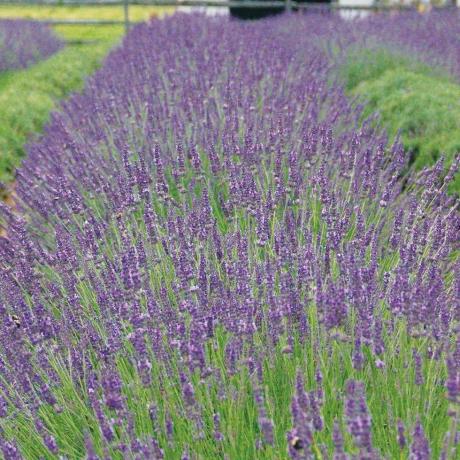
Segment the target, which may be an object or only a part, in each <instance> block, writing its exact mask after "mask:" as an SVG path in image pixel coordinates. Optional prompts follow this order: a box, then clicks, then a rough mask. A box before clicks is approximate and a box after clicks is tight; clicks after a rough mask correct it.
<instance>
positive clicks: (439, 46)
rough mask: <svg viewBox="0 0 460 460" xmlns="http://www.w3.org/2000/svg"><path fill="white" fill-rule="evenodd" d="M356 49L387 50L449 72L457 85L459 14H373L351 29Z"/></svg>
mask: <svg viewBox="0 0 460 460" xmlns="http://www.w3.org/2000/svg"><path fill="white" fill-rule="evenodd" d="M351 29H352V30H353V31H352V32H351V30H350V33H351V34H353V35H354V40H356V43H357V46H358V47H362V46H363V45H365V46H374V47H375V46H377V47H382V46H384V47H388V48H390V49H391V50H392V51H394V52H395V53H397V54H401V53H402V54H404V55H408V56H410V57H412V58H415V59H418V60H420V61H422V62H425V63H426V64H428V65H431V66H433V67H439V68H443V69H445V70H447V71H449V72H450V73H451V74H452V75H453V76H454V78H456V79H457V80H459V81H460V10H459V9H458V8H454V9H446V10H439V11H436V10H435V11H433V12H431V13H430V14H418V13H415V12H414V13H411V12H408V13H404V14H394V13H390V14H376V15H373V16H369V17H367V18H366V19H365V20H363V21H358V25H357V27H351Z"/></svg>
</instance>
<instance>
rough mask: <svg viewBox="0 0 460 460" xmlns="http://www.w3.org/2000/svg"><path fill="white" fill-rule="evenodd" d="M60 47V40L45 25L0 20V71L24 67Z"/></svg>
mask: <svg viewBox="0 0 460 460" xmlns="http://www.w3.org/2000/svg"><path fill="white" fill-rule="evenodd" d="M61 47H62V42H61V41H60V40H59V39H58V38H57V37H56V35H55V34H54V33H53V32H52V31H51V29H50V28H49V27H48V26H46V25H43V24H40V23H37V22H33V21H25V20H13V19H1V20H0V72H4V71H7V70H14V69H24V68H26V67H28V66H30V65H31V64H34V63H35V62H37V61H39V60H41V59H44V58H46V57H48V56H51V55H52V54H54V53H55V52H56V51H58V50H59V49H60V48H61Z"/></svg>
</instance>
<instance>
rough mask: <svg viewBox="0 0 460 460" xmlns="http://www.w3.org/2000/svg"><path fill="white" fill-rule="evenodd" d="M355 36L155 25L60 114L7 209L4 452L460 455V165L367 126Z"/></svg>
mask: <svg viewBox="0 0 460 460" xmlns="http://www.w3.org/2000/svg"><path fill="white" fill-rule="evenodd" d="M319 19H320V20H319ZM345 29H346V30H347V31H348V32H347V33H349V29H348V26H347V25H346V24H343V23H341V22H340V21H339V20H338V19H337V18H335V17H324V16H322V17H321V18H319V17H317V16H315V15H310V16H307V17H299V16H297V17H285V18H276V19H273V20H270V21H267V22H260V23H257V24H242V23H238V22H232V21H228V20H227V19H225V18H205V17H201V16H185V15H175V16H174V17H172V18H168V19H165V20H164V21H155V22H152V23H151V24H149V25H147V24H145V25H140V26H138V27H136V28H135V29H134V30H133V31H132V32H131V33H130V34H129V35H128V36H127V37H126V39H125V41H124V42H123V45H122V46H121V47H120V48H119V49H117V50H115V51H114V52H112V53H111V55H110V56H109V57H108V59H107V61H106V64H105V66H104V67H103V68H102V69H101V70H100V71H99V72H98V73H97V74H96V75H95V77H94V78H92V79H91V80H90V82H89V83H88V86H87V89H86V90H85V92H84V93H83V94H81V95H78V96H75V97H74V98H72V99H71V100H70V101H68V102H66V103H65V104H64V106H63V111H62V113H60V114H55V115H54V117H53V120H52V123H50V125H49V126H48V128H47V132H46V135H45V137H44V139H43V140H42V142H40V143H38V144H34V145H32V146H30V148H29V156H28V158H27V160H26V161H25V162H24V165H23V167H22V168H21V170H20V171H19V172H18V182H17V194H18V197H19V199H18V210H19V211H20V213H19V214H12V213H11V212H10V211H8V209H6V208H3V211H2V215H3V219H4V226H5V229H6V230H7V237H6V238H1V239H0V252H1V257H0V261H1V262H0V263H1V284H0V292H1V304H0V305H1V306H0V315H1V316H2V322H3V323H4V327H2V329H1V330H0V350H1V353H0V357H1V360H0V369H1V371H0V372H1V380H0V389H1V391H0V416H1V418H0V427H1V430H2V433H1V436H0V440H1V441H0V445H1V449H2V452H3V455H4V457H5V458H7V459H10V458H11V459H14V458H31V459H32V458H57V457H58V456H59V455H61V456H65V457H66V458H83V457H85V455H86V458H89V459H96V458H107V459H109V458H135V459H142V458H148V459H150V458H167V459H175V458H177V459H179V458H181V459H186V458H196V459H212V458H216V459H218V458H230V459H246V458H247V459H254V458H260V459H284V458H288V457H290V458H295V459H297V458H299V459H300V458H331V457H332V456H334V458H336V459H346V458H351V457H352V456H353V457H356V458H363V459H364V458H366V459H374V458H375V459H377V458H383V457H387V458H400V457H402V458H405V457H407V456H410V458H414V459H415V458H416V459H429V458H435V457H438V456H440V455H442V456H443V458H456V456H457V455H458V454H459V448H458V443H459V436H458V433H457V430H458V428H457V427H458V417H459V411H458V403H459V394H460V336H459V331H458V320H459V319H460V304H459V299H460V265H459V263H458V262H456V261H455V257H454V254H455V251H456V250H458V228H459V225H460V220H459V216H458V213H457V211H456V208H457V206H458V202H457V201H456V200H455V198H453V197H449V196H447V195H446V193H445V192H446V187H447V184H448V183H449V181H450V180H451V179H452V176H453V174H454V172H455V171H456V168H458V161H457V162H456V163H455V164H454V165H453V166H452V168H451V169H450V170H449V172H448V174H447V176H445V175H444V174H443V171H444V168H443V165H442V164H438V165H436V166H435V167H434V168H433V169H432V170H425V171H423V172H422V173H420V174H418V175H417V176H413V175H411V176H409V177H408V176H407V174H406V159H405V154H404V151H403V149H402V148H401V146H400V145H399V144H398V143H396V144H395V145H394V146H393V147H391V148H386V147H385V146H386V144H387V141H386V138H385V136H384V135H383V134H381V133H379V132H376V131H375V130H374V129H373V128H372V123H371V120H370V121H369V122H366V123H364V125H361V126H360V125H359V118H360V114H359V113H358V112H357V110H356V109H353V108H352V107H351V105H350V104H349V102H348V101H347V99H346V97H345V96H344V94H343V91H342V89H341V88H340V87H331V86H330V84H328V81H330V76H331V67H332V63H331V60H330V57H329V56H328V54H327V53H326V52H325V51H324V49H325V47H324V46H323V44H324V40H331V39H334V38H338V37H339V36H340V34H343V33H345ZM254 44H257V47H255V46H254ZM403 187H404V189H405V191H404V194H401V190H402V188H403ZM20 215H22V216H23V217H20ZM446 395H447V397H446Z"/></svg>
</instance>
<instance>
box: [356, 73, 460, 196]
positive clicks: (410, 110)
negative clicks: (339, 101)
mask: <svg viewBox="0 0 460 460" xmlns="http://www.w3.org/2000/svg"><path fill="white" fill-rule="evenodd" d="M354 94H356V95H358V96H359V97H361V98H363V99H365V100H366V102H367V105H366V108H365V111H364V115H365V116H366V115H370V114H372V113H373V112H379V114H380V117H381V118H380V119H381V123H382V124H383V126H385V128H386V129H387V130H388V133H389V135H390V138H393V137H394V136H395V135H396V134H397V132H398V131H399V132H400V133H401V139H402V141H403V143H404V145H405V147H406V148H407V149H408V150H409V151H410V152H411V156H412V160H413V163H414V166H415V167H416V168H417V169H421V168H422V167H423V166H425V165H432V164H433V163H434V162H435V161H436V160H437V159H439V157H440V156H441V155H445V156H446V159H447V164H448V165H449V164H450V163H451V161H452V158H453V157H454V155H455V154H457V153H459V152H460V86H459V85H456V84H454V83H448V82H446V81H444V80H439V79H437V78H433V77H429V76H426V75H421V74H417V73H414V72H411V71H407V70H401V69H398V70H389V71H387V72H385V73H384V74H383V75H382V76H381V77H380V78H378V79H376V80H371V81H367V82H363V83H361V84H359V85H358V86H357V87H356V89H355V90H354ZM452 190H453V191H460V177H459V176H458V175H457V178H456V180H455V182H454V183H453V184H452Z"/></svg>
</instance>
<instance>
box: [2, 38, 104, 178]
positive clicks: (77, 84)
mask: <svg viewBox="0 0 460 460" xmlns="http://www.w3.org/2000/svg"><path fill="white" fill-rule="evenodd" d="M112 44H113V42H112V41H103V42H100V43H98V44H90V45H72V46H67V47H66V48H64V49H63V50H62V51H60V52H58V53H56V54H55V55H54V56H52V57H50V58H49V59H47V60H45V61H42V62H40V63H38V64H36V65H35V66H33V67H31V68H29V69H26V70H23V71H18V72H10V73H8V74H5V75H2V76H1V77H0V119H1V120H2V123H1V124H0V152H2V153H1V156H0V181H2V182H11V181H12V180H13V179H14V170H15V168H16V167H17V166H18V165H19V163H20V160H21V158H22V157H23V156H24V144H25V143H26V142H27V141H28V140H30V139H31V138H32V137H33V135H34V134H36V133H39V132H40V131H41V129H42V128H43V126H44V124H45V123H46V121H47V120H48V118H49V114H50V112H51V111H52V110H53V109H54V108H56V106H57V104H58V103H59V101H60V100H62V99H63V98H65V97H66V96H67V95H68V94H69V93H70V92H72V91H76V90H79V89H81V88H82V86H83V83H84V80H85V77H86V76H87V75H89V74H91V73H92V72H93V71H94V70H95V69H96V68H97V67H98V66H99V65H100V63H101V61H102V59H103V58H104V56H105V55H106V53H107V51H108V50H109V49H110V47H111V46H112Z"/></svg>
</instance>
